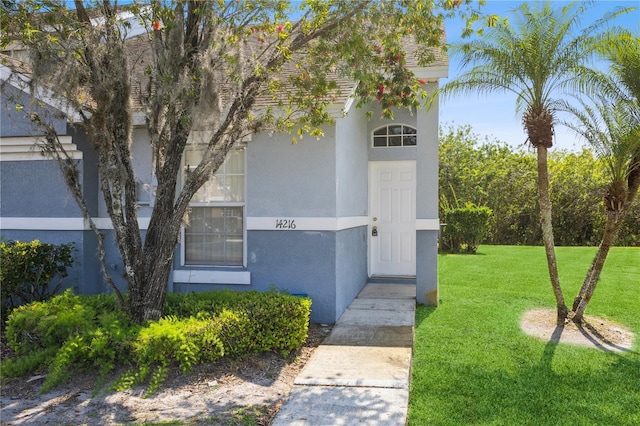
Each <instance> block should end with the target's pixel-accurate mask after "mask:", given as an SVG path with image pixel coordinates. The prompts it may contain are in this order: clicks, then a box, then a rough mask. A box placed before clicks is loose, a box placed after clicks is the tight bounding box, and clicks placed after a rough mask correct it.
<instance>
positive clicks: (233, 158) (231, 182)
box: [184, 147, 245, 266]
mask: <svg viewBox="0 0 640 426" xmlns="http://www.w3.org/2000/svg"><path fill="white" fill-rule="evenodd" d="M201 158H202V152H201V151H199V150H197V149H192V150H188V151H186V152H185V170H189V169H192V168H195V166H196V165H197V164H199V163H200V159H201ZM244 162H245V149H244V147H241V148H238V149H234V150H233V151H230V152H229V154H228V156H227V159H226V160H225V162H224V163H223V164H222V166H220V168H219V169H218V171H217V172H216V173H215V175H214V176H213V177H212V178H211V179H209V181H208V182H207V183H206V184H205V185H203V187H202V188H200V190H199V191H198V192H197V193H196V194H195V195H194V197H193V198H192V199H191V207H190V213H189V216H188V221H187V222H188V224H187V225H186V226H185V229H184V263H185V265H215V266H242V265H243V259H244V192H245V185H244Z"/></svg>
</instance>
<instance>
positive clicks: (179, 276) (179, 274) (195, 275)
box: [173, 269, 251, 285]
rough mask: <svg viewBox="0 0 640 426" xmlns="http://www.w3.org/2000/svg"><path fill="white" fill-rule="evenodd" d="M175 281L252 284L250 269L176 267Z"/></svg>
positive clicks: (184, 282)
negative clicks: (208, 269)
mask: <svg viewBox="0 0 640 426" xmlns="http://www.w3.org/2000/svg"><path fill="white" fill-rule="evenodd" d="M173 282H174V284H175V283H178V284H230V285H249V284H251V272H249V271H206V270H200V269H176V270H174V271H173Z"/></svg>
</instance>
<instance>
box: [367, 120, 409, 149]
mask: <svg viewBox="0 0 640 426" xmlns="http://www.w3.org/2000/svg"><path fill="white" fill-rule="evenodd" d="M417 140H418V135H417V132H416V129H415V128H414V127H411V126H407V125H404V124H389V125H387V126H383V127H379V128H378V129H376V130H374V131H373V147H374V148H383V147H388V146H416V142H417Z"/></svg>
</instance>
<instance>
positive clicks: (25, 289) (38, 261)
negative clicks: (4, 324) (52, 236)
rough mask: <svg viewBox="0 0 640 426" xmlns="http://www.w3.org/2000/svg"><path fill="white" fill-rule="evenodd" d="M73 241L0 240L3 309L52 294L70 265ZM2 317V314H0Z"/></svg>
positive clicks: (0, 277)
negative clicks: (47, 242) (58, 242)
mask: <svg viewBox="0 0 640 426" xmlns="http://www.w3.org/2000/svg"><path fill="white" fill-rule="evenodd" d="M73 250H74V244H73V243H68V244H60V245H54V244H44V243H41V242H40V241H39V240H33V241H29V242H22V241H4V240H3V241H0V259H2V261H1V262H0V299H2V308H3V312H8V311H9V310H11V309H13V308H15V307H16V306H19V305H21V304H24V303H31V302H35V301H42V300H46V299H48V298H49V297H51V296H52V295H54V294H56V293H57V292H58V291H59V290H60V287H61V286H62V280H63V279H64V278H65V277H66V276H67V275H68V272H67V269H68V268H70V267H71V266H72V265H73ZM3 317H4V314H3Z"/></svg>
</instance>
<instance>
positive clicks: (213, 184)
mask: <svg viewBox="0 0 640 426" xmlns="http://www.w3.org/2000/svg"><path fill="white" fill-rule="evenodd" d="M191 201H194V202H197V203H210V202H212V201H224V177H222V176H213V177H212V178H211V179H210V180H209V181H208V182H206V183H205V184H204V185H202V187H201V188H200V189H199V190H198V192H196V194H195V195H194V196H193V198H192V199H191Z"/></svg>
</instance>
